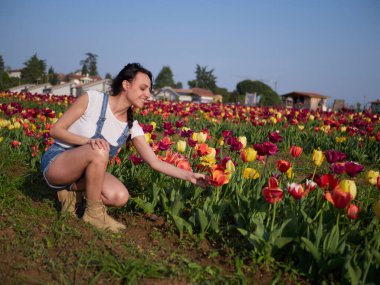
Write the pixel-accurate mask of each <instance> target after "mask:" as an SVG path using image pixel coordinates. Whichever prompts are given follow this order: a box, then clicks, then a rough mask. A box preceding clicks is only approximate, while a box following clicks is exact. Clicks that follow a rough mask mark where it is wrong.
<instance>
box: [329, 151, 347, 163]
mask: <svg viewBox="0 0 380 285" xmlns="http://www.w3.org/2000/svg"><path fill="white" fill-rule="evenodd" d="M325 157H326V160H327V162H328V163H335V162H341V161H343V160H345V159H346V157H347V155H346V154H345V153H343V152H340V151H337V150H327V151H325Z"/></svg>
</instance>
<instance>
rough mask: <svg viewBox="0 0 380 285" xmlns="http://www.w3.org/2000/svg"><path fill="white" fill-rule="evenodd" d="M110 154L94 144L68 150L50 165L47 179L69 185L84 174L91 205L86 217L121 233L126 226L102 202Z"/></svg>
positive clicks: (92, 222)
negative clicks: (108, 212) (93, 145)
mask: <svg viewBox="0 0 380 285" xmlns="http://www.w3.org/2000/svg"><path fill="white" fill-rule="evenodd" d="M108 157H109V153H108V150H105V149H100V148H99V149H97V148H96V149H92V147H91V146H90V145H84V146H80V147H77V148H74V149H70V150H67V151H65V152H63V153H62V154H60V155H59V156H58V157H57V158H56V160H55V161H54V162H53V163H52V164H51V165H50V167H49V168H48V171H47V172H46V178H47V180H48V181H49V183H50V184H53V185H54V184H55V185H65V184H71V183H73V182H75V181H77V180H78V179H80V178H81V177H82V176H83V174H84V179H85V183H86V187H85V188H86V200H87V201H86V204H87V205H86V210H85V213H84V215H83V220H84V221H86V222H89V223H91V224H92V225H94V226H95V227H97V228H99V229H102V230H106V229H108V230H111V231H112V232H118V231H120V230H123V229H125V226H124V225H123V224H121V223H119V222H117V221H115V220H114V219H113V218H111V217H110V216H109V215H108V214H107V211H106V209H105V206H104V204H103V201H102V189H103V184H104V181H105V176H106V170H107V164H108ZM115 179H116V178H115Z"/></svg>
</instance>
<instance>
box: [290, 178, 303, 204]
mask: <svg viewBox="0 0 380 285" xmlns="http://www.w3.org/2000/svg"><path fill="white" fill-rule="evenodd" d="M287 189H288V193H289V194H290V195H291V196H292V197H293V198H294V199H296V200H299V199H301V198H302V197H304V196H305V195H306V194H307V191H305V190H304V189H303V186H302V185H301V184H299V183H295V182H293V183H291V184H289V183H288V185H287Z"/></svg>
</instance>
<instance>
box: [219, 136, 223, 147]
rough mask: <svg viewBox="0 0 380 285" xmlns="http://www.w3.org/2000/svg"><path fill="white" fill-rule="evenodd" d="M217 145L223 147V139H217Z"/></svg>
mask: <svg viewBox="0 0 380 285" xmlns="http://www.w3.org/2000/svg"><path fill="white" fill-rule="evenodd" d="M218 145H220V146H222V145H224V138H223V137H221V138H220V139H218Z"/></svg>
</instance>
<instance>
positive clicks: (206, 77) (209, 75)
mask: <svg viewBox="0 0 380 285" xmlns="http://www.w3.org/2000/svg"><path fill="white" fill-rule="evenodd" d="M213 72H214V69H211V70H208V71H207V66H204V67H201V66H200V65H199V64H197V67H196V70H195V74H196V78H195V80H190V81H188V82H187V84H188V85H189V87H190V88H194V87H199V88H204V89H209V90H211V91H212V92H215V89H216V87H217V86H216V76H215V75H214V74H213Z"/></svg>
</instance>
